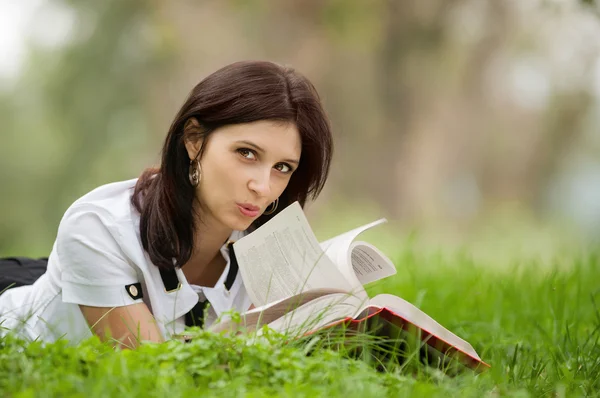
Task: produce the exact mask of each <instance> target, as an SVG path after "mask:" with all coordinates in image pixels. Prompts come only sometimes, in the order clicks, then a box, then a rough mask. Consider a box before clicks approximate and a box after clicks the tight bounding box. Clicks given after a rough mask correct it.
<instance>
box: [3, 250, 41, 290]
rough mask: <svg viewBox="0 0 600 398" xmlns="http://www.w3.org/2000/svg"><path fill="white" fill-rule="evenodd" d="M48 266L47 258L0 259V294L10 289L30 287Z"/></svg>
mask: <svg viewBox="0 0 600 398" xmlns="http://www.w3.org/2000/svg"><path fill="white" fill-rule="evenodd" d="M47 266H48V258H38V259H33V258H27V257H7V258H0V294H2V292H4V291H5V290H6V289H10V288H12V287H17V286H23V285H31V284H33V282H35V281H36V280H37V279H38V278H39V277H40V276H42V274H43V273H44V272H46V267H47Z"/></svg>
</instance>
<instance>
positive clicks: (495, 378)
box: [0, 248, 600, 398]
mask: <svg viewBox="0 0 600 398" xmlns="http://www.w3.org/2000/svg"><path fill="white" fill-rule="evenodd" d="M394 260H395V262H396V263H397V264H398V268H399V272H398V275H396V276H394V277H392V278H388V279H387V280H384V281H381V282H378V283H375V284H373V286H369V287H368V291H369V293H370V294H371V295H373V294H377V293H380V292H387V293H393V294H397V295H399V296H401V297H403V298H405V299H407V300H409V301H411V302H413V303H415V304H416V305H417V306H419V307H420V308H422V309H423V310H424V311H426V312H427V313H428V314H430V315H431V316H432V317H434V318H435V319H436V320H438V321H439V322H440V323H441V324H442V325H444V326H446V327H448V328H449V329H450V330H452V331H453V332H455V333H456V334H458V335H459V336H461V337H462V338H464V339H466V340H468V341H469V342H470V343H471V344H472V345H473V346H474V347H475V349H476V350H477V352H478V353H479V354H480V356H481V357H482V359H483V360H484V361H486V362H487V363H489V364H490V365H491V366H492V367H491V369H490V370H489V371H487V372H485V373H482V374H479V375H477V374H474V373H471V372H466V373H462V374H460V375H459V376H457V377H448V376H445V375H443V374H442V373H440V372H439V371H436V370H433V369H428V368H425V367H423V366H419V365H415V364H413V366H388V367H387V368H386V369H387V370H386V371H384V372H381V371H377V370H375V368H376V366H377V364H376V362H373V361H364V360H361V359H349V358H348V355H347V351H343V352H337V351H332V350H327V349H325V348H322V347H323V344H322V341H318V340H315V339H304V340H300V341H297V342H294V343H292V344H290V343H289V342H288V343H286V342H285V341H284V340H282V339H281V338H279V337H277V336H275V335H268V336H267V337H266V338H264V339H260V340H258V339H252V340H251V339H248V338H247V337H243V336H237V337H228V336H221V335H212V334H208V333H206V332H200V334H199V336H198V338H197V339H195V340H194V342H192V343H190V344H182V343H178V342H168V343H165V344H162V345H150V344H148V345H143V346H142V347H140V348H139V349H137V350H135V351H122V352H115V351H114V350H113V349H111V348H110V347H109V346H108V345H105V344H101V343H99V342H98V341H97V340H94V339H92V340H89V341H87V342H85V343H84V344H82V345H80V346H79V347H68V346H66V345H65V344H64V343H55V344H48V345H45V346H44V345H42V344H39V343H32V344H26V343H23V342H20V341H18V340H15V339H13V338H11V337H7V338H4V339H3V340H0V396H14V397H30V396H31V397H33V396H35V397H40V396H82V397H84V396H85V397H86V398H91V397H106V396H145V397H147V396H151V397H153V396H172V397H175V396H198V395H210V396H250V397H261V396H272V395H276V396H294V397H297V396H306V397H313V396H344V397H355V396H356V397H368V396H374V397H383V396H417V397H423V396H444V397H447V396H460V397H464V396H473V397H481V396H490V397H496V396H552V397H555V396H595V395H597V394H598V393H597V391H600V344H599V341H600V258H599V257H598V256H596V255H579V256H573V257H572V258H571V259H570V260H569V261H567V262H565V261H564V260H562V261H560V262H559V261H556V262H555V263H554V264H546V263H544V264H542V263H534V262H528V263H518V262H514V263H513V264H512V265H510V266H507V267H504V268H503V269H501V270H497V269H489V268H488V267H486V264H478V263H474V262H473V261H472V260H470V259H469V258H468V256H466V255H451V256H450V255H443V254H428V255H425V254H419V253H416V252H414V251H413V250H410V249H405V248H404V249H399V250H398V252H397V253H396V256H394ZM309 348H310V350H309ZM315 348H316V349H315ZM307 351H310V355H306V352H307Z"/></svg>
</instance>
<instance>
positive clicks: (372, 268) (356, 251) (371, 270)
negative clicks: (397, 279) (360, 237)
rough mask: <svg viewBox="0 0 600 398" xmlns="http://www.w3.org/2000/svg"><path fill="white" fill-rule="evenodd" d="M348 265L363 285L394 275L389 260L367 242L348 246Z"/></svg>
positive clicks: (394, 270) (393, 269)
mask: <svg viewBox="0 0 600 398" xmlns="http://www.w3.org/2000/svg"><path fill="white" fill-rule="evenodd" d="M350 263H351V264H352V269H353V270H354V273H355V274H356V277H357V278H358V280H359V281H360V283H361V284H363V285H366V284H367V283H371V282H375V281H377V280H380V279H383V278H387V277H388V276H392V275H395V274H396V267H395V266H394V264H393V263H392V262H391V261H390V259H389V258H388V257H387V256H386V255H385V254H383V253H382V252H381V251H380V250H379V249H378V248H376V247H375V246H373V245H372V244H370V243H367V242H360V241H359V242H354V243H352V245H350Z"/></svg>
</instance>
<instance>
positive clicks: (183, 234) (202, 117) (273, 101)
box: [131, 61, 333, 269]
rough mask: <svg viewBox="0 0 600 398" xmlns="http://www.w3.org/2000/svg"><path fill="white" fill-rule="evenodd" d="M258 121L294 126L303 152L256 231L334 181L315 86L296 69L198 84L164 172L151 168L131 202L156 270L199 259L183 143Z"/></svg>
mask: <svg viewBox="0 0 600 398" xmlns="http://www.w3.org/2000/svg"><path fill="white" fill-rule="evenodd" d="M258 120H274V121H284V122H291V123H294V124H295V125H296V127H297V129H298V131H299V133H300V138H301V141H302V154H301V158H300V164H299V166H298V168H297V169H296V171H295V172H294V174H292V177H291V179H290V181H289V184H288V186H287V187H286V189H285V190H284V192H283V194H282V195H281V196H280V197H279V206H278V207H277V210H276V211H275V212H274V213H273V214H271V215H262V216H260V217H259V218H258V219H257V220H256V221H255V222H254V223H253V225H252V226H251V228H257V227H258V226H260V225H262V224H263V223H265V222H266V221H268V220H269V219H270V218H271V217H273V216H274V215H276V214H277V213H278V212H279V211H281V210H282V209H283V208H285V207H286V206H287V205H289V204H291V203H293V202H294V201H298V202H300V204H301V205H302V206H304V203H305V202H306V200H307V198H311V199H315V198H316V197H317V196H318V195H319V193H320V192H321V190H322V189H323V186H324V184H325V181H326V180H327V175H328V172H329V165H330V161H331V156H332V153H333V141H332V136H331V127H330V124H329V120H328V118H327V116H326V114H325V111H324V110H323V107H322V105H321V101H320V99H319V95H318V94H317V91H316V89H315V87H314V86H313V85H312V84H311V82H310V81H309V80H308V79H306V78H305V77H304V76H302V75H301V74H299V73H298V72H296V71H295V70H294V69H292V68H289V67H284V66H280V65H277V64H274V63H271V62H263V61H246V62H237V63H234V64H231V65H228V66H225V67H224V68H222V69H219V70H218V71H216V72H214V73H213V74H211V75H209V76H208V77H206V78H205V79H204V80H202V81H201V82H200V83H198V85H197V86H196V87H194V89H193V90H192V91H191V93H190V95H189V96H188V98H187V100H186V101H185V103H184V104H183V106H182V107H181V109H180V110H179V112H178V113H177V115H176V116H175V119H174V120H173V123H172V124H171V127H170V129H169V132H168V134H167V138H166V140H165V143H164V146H163V149H162V160H161V165H160V168H150V169H146V170H145V171H144V172H143V173H142V175H141V176H140V178H139V180H138V181H137V184H136V186H135V190H134V193H133V196H132V198H131V202H132V204H133V206H134V207H135V209H136V210H137V211H138V212H139V213H140V236H141V239H142V245H143V247H144V249H145V250H146V252H148V254H149V256H150V260H151V261H152V262H153V263H154V264H155V265H156V266H158V267H161V268H166V269H171V268H173V267H174V263H173V259H175V260H176V264H177V266H181V265H184V264H185V263H186V262H187V261H188V260H189V259H190V256H191V254H192V249H193V244H194V230H195V228H194V226H195V221H194V220H195V217H194V214H193V202H194V197H195V188H194V187H192V186H191V184H190V182H189V178H188V167H189V157H188V153H187V151H186V148H185V145H184V140H185V139H188V138H191V137H196V138H200V137H202V138H204V141H203V145H204V144H206V142H207V139H208V137H209V136H210V135H211V134H212V133H213V132H215V130H217V129H218V128H219V127H222V126H225V125H230V124H239V123H249V122H254V121H258ZM202 150H203V147H202V148H201V150H200V152H201V153H202ZM200 156H201V155H200Z"/></svg>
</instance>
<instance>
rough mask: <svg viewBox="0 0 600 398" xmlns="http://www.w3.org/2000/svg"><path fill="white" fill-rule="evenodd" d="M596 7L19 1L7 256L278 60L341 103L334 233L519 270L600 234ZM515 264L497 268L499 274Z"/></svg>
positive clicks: (4, 238)
mask: <svg viewBox="0 0 600 398" xmlns="http://www.w3.org/2000/svg"><path fill="white" fill-rule="evenodd" d="M598 10H599V8H598V6H597V4H595V2H593V1H575V0H573V1H558V0H555V1H551V0H547V1H542V0H488V1H481V0H428V1H420V0H397V1H394V0H293V1H292V0H289V1H276V0H271V1H267V0H257V1H249V0H220V1H217V0H205V1H191V0H185V1H150V0H103V1H91V0H89V1H73V0H71V1H68V0H65V1H59V0H21V1H13V0H0V51H1V54H0V120H1V121H2V123H1V130H0V131H1V132H0V134H1V139H0V192H1V194H0V256H7V255H28V256H45V255H47V254H48V253H49V252H50V250H51V246H52V243H53V240H54V237H55V234H56V230H57V227H58V223H59V221H60V219H61V217H62V214H63V213H64V211H65V210H66V208H67V207H68V206H69V205H70V204H71V203H72V202H73V201H74V200H76V199H77V198H78V197H80V196H81V195H83V194H84V193H86V192H88V191H89V190H91V189H93V188H95V187H96V186H98V185H101V184H104V183H108V182H112V181H117V180H122V179H129V178H134V177H136V176H137V175H139V173H140V172H141V171H142V170H143V169H144V168H145V167H148V166H151V165H154V164H157V162H158V160H159V151H160V148H161V145H162V141H163V139H164V136H165V135H166V131H167V129H168V127H169V124H170V122H171V120H172V117H173V116H174V114H175V113H176V111H177V110H178V108H179V107H180V106H181V104H182V103H183V101H184V99H185V97H186V95H187V94H188V92H189V91H190V89H191V88H192V87H193V86H194V85H195V84H196V83H197V82H198V81H200V80H201V79H202V78H203V77H205V76H206V75H208V74H209V73H211V72H213V71H214V70H216V69H218V68H219V67H221V66H224V65H225V64H228V63H230V62H234V61H237V60H242V59H268V60H272V61H275V62H278V63H282V64H289V65H292V66H294V67H295V68H296V69H298V70H299V71H301V72H302V73H304V74H305V75H306V76H308V77H309V78H310V79H311V80H312V81H313V83H314V84H315V85H316V86H317V88H318V90H319V92H320V94H321V95H322V98H323V101H324V103H325V106H326V109H327V111H328V113H329V115H330V117H331V120H332V124H333V126H334V132H335V144H336V153H335V159H334V163H333V166H332V171H331V177H330V180H329V183H328V185H327V187H326V189H325V190H324V192H323V194H322V195H321V197H320V198H319V200H318V201H317V202H315V203H314V204H312V205H311V206H310V207H309V208H308V215H309V219H310V220H311V223H313V225H314V226H315V229H316V230H317V234H318V236H319V237H320V238H323V239H325V238H327V237H330V236H331V235H333V234H336V233H341V232H343V231H344V230H346V229H347V228H351V227H354V226H357V225H358V224H359V223H362V222H368V221H370V220H372V219H375V218H379V217H387V218H388V219H389V220H390V223H389V225H388V226H387V227H385V228H382V229H381V231H379V233H377V232H373V234H375V235H373V236H372V239H371V240H376V241H377V242H376V243H379V244H380V245H382V246H384V251H385V248H386V247H387V248H391V247H394V246H397V245H403V244H406V243H407V242H409V243H410V244H411V245H414V247H422V248H423V250H430V249H432V248H433V249H434V250H460V251H467V252H468V253H470V255H472V256H474V257H476V258H479V259H482V260H485V261H487V262H486V264H495V265H498V266H501V265H502V264H506V263H508V262H509V261H510V258H518V259H520V260H522V261H526V259H527V258H532V259H537V260H542V261H543V260H544V258H547V257H551V256H556V255H560V254H562V253H570V252H572V251H578V250H582V249H585V248H589V247H592V246H593V245H595V244H596V243H597V242H598V233H599V232H600V157H599V156H598V155H599V154H600V132H599V129H598V125H599V122H600V40H598V37H600V12H599V11H598ZM490 261H495V262H490Z"/></svg>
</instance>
